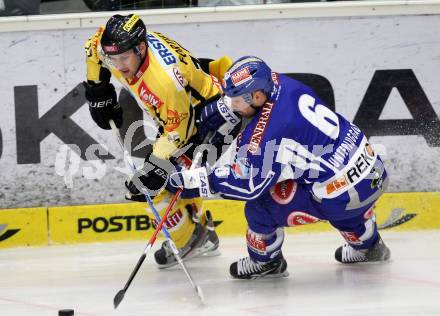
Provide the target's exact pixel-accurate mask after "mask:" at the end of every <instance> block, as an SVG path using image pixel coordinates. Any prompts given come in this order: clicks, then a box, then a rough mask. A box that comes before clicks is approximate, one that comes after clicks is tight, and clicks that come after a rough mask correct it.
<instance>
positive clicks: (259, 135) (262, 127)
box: [248, 102, 274, 154]
mask: <svg viewBox="0 0 440 316" xmlns="http://www.w3.org/2000/svg"><path fill="white" fill-rule="evenodd" d="M273 106H274V104H273V103H271V102H267V103H266V104H265V105H264V106H263V108H262V109H261V111H260V115H259V117H258V122H257V125H256V126H255V128H254V131H253V132H252V135H251V139H250V141H249V147H248V151H249V152H250V153H251V154H256V153H257V152H258V148H259V147H260V144H261V141H262V140H263V136H264V132H265V131H266V126H267V123H268V122H269V119H270V114H271V113H272V108H273Z"/></svg>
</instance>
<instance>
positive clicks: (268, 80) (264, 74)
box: [223, 56, 273, 97]
mask: <svg viewBox="0 0 440 316" xmlns="http://www.w3.org/2000/svg"><path fill="white" fill-rule="evenodd" d="M272 88H273V81H272V70H271V69H270V68H269V66H268V65H267V64H266V63H265V62H264V61H263V60H261V59H260V58H258V57H255V56H245V57H242V58H240V59H238V60H237V61H236V62H234V63H233V64H232V66H231V67H229V69H228V71H227V72H226V73H225V76H224V78H223V92H224V93H225V95H227V96H228V97H236V96H240V95H244V94H247V93H252V92H254V91H257V90H263V91H264V93H266V95H269V94H270V93H271V91H272Z"/></svg>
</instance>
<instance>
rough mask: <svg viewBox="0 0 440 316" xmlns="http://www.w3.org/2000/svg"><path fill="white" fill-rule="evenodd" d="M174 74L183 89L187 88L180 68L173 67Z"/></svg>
mask: <svg viewBox="0 0 440 316" xmlns="http://www.w3.org/2000/svg"><path fill="white" fill-rule="evenodd" d="M173 74H174V78H176V80H177V82H178V83H179V84H180V85H181V86H182V88H185V79H184V78H183V75H182V73H181V72H180V70H179V68H177V67H173Z"/></svg>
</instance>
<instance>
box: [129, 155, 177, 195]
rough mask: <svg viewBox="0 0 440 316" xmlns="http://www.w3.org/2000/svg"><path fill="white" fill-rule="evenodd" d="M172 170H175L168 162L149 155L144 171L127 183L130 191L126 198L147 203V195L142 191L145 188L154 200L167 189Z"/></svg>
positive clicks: (141, 170)
mask: <svg viewBox="0 0 440 316" xmlns="http://www.w3.org/2000/svg"><path fill="white" fill-rule="evenodd" d="M167 170H168V171H167ZM171 170H174V167H173V166H172V164H171V163H170V162H169V161H168V160H163V159H159V158H157V157H155V156H153V155H149V157H147V159H146V160H145V163H144V165H143V166H142V169H140V170H138V171H137V172H136V174H135V175H134V176H132V177H131V178H130V179H129V180H127V181H125V187H126V188H127V189H128V193H127V194H126V195H125V198H126V199H127V200H131V201H137V202H145V201H146V198H145V194H144V193H143V192H141V191H140V189H142V188H145V189H146V190H147V192H148V194H149V195H150V197H151V198H152V199H154V198H155V197H156V196H157V195H158V194H159V193H160V192H161V191H162V189H163V188H164V187H165V185H166V183H167V180H168V174H169V171H171Z"/></svg>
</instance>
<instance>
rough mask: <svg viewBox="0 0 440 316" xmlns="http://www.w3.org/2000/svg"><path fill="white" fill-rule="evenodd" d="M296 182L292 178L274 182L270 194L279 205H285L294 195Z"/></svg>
mask: <svg viewBox="0 0 440 316" xmlns="http://www.w3.org/2000/svg"><path fill="white" fill-rule="evenodd" d="M297 187H298V184H297V183H296V181H293V180H286V181H283V182H280V183H277V184H275V185H274V186H273V187H271V188H270V195H271V196H272V198H273V199H274V201H275V202H277V203H278V204H281V205H286V204H289V203H290V202H292V200H293V197H294V196H295V193H296V189H297Z"/></svg>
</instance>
